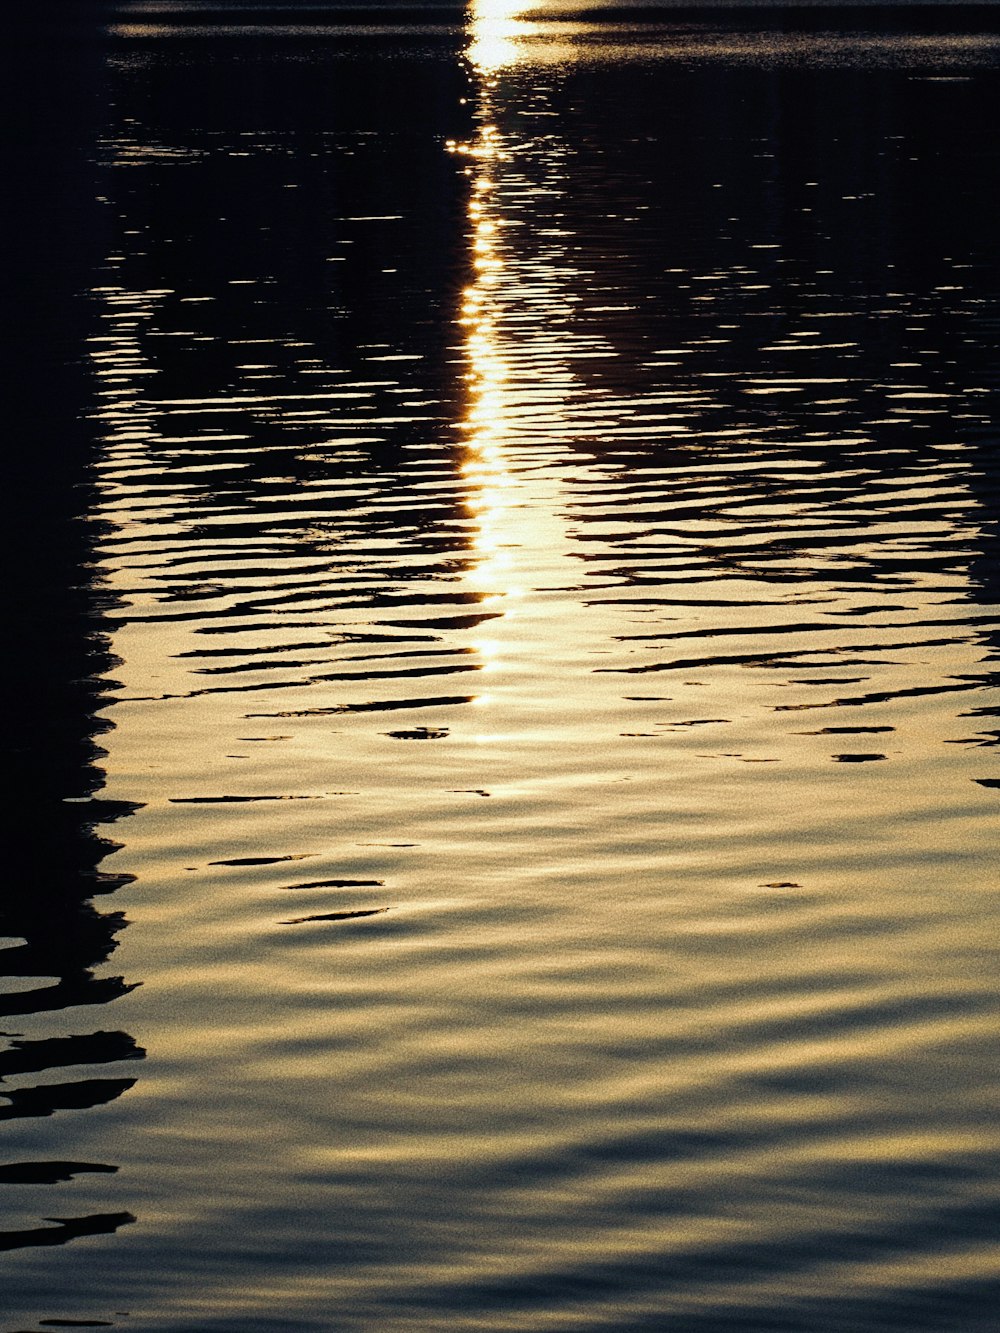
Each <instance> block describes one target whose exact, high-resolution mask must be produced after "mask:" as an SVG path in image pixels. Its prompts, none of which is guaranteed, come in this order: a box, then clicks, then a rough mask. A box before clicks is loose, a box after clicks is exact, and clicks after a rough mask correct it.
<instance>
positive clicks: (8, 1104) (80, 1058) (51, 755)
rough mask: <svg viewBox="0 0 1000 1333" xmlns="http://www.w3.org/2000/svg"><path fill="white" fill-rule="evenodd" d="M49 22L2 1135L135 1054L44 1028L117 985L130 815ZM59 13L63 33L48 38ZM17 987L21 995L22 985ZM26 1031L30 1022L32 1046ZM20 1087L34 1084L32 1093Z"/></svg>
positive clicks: (65, 1169) (12, 473) (43, 64)
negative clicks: (114, 747) (116, 858)
mask: <svg viewBox="0 0 1000 1333" xmlns="http://www.w3.org/2000/svg"><path fill="white" fill-rule="evenodd" d="M60 8H61V9H62V14H61V15H59V14H58V13H57V12H56V11H55V10H54V9H53V8H52V7H51V6H47V5H39V6H37V7H36V8H35V9H33V10H32V12H31V14H28V13H25V12H19V14H18V15H17V18H18V22H17V24H15V27H14V30H13V39H12V40H13V48H14V53H15V55H16V57H17V59H16V61H15V62H14V66H16V72H15V73H14V76H13V78H12V80H11V83H10V84H9V85H8V92H10V93H12V94H13V97H12V105H13V108H14V110H13V112H12V115H13V131H14V132H13V133H11V134H10V135H8V136H5V159H4V164H3V165H4V170H5V178H6V179H7V180H8V183H9V184H10V185H11V196H10V197H11V202H12V206H11V208H10V210H9V220H10V222H11V224H12V232H11V237H10V245H11V253H12V254H14V255H16V262H12V263H8V264H6V265H5V277H6V278H7V281H8V284H9V288H8V292H7V296H8V297H9V298H10V301H11V308H12V309H13V311H14V312H15V315H16V319H15V320H14V321H12V325H11V332H12V333H13V337H12V339H11V344H10V346H8V347H7V348H5V356H6V363H7V367H8V369H9V370H10V372H11V373H10V380H9V383H10V385H11V386H12V389H13V393H14V398H15V401H14V403H13V404H9V405H8V406H9V410H10V417H9V419H10V420H11V421H16V422H17V428H16V432H14V433H13V434H12V437H11V441H10V443H11V448H10V453H9V460H8V466H9V472H8V480H9V485H8V486H7V487H6V488H5V505H4V516H3V517H4V527H5V529H6V532H7V535H8V538H9V540H10V542H11V551H12V554H13V563H12V565H11V567H10V569H9V571H8V575H7V578H6V580H5V585H6V586H5V594H4V595H5V602H6V616H5V629H6V630H7V634H8V642H9V643H10V644H11V646H12V647H11V651H9V653H8V655H7V662H8V666H9V667H10V668H11V669H12V681H11V685H10V687H9V695H8V698H9V701H10V704H11V707H10V708H9V709H8V710H7V716H6V723H5V745H6V749H7V755H6V759H7V763H6V768H7V771H8V775H9V777H10V779H11V781H10V785H9V786H8V795H7V798H6V814H7V816H8V821H9V822H8V832H7V836H6V839H5V845H4V860H5V880H6V887H5V891H4V896H3V900H2V902H0V937H4V940H5V947H3V948H0V975H3V976H4V977H6V978H10V979H12V981H13V983H14V984H13V985H12V986H10V987H5V988H4V994H3V996H2V997H0V1015H3V1016H5V1017H7V1018H8V1019H14V1020H16V1019H17V1018H25V1019H28V1018H30V1019H33V1020H37V1019H38V1018H39V1016H44V1015H52V1017H51V1019H49V1020H48V1021H47V1022H45V1024H44V1029H43V1030H44V1031H45V1032H47V1033H51V1034H52V1035H45V1036H37V1035H31V1036H30V1037H29V1036H25V1035H24V1034H23V1033H20V1032H18V1031H17V1030H16V1022H15V1024H14V1025H13V1027H11V1028H10V1030H6V1031H4V1032H3V1033H2V1034H0V1035H2V1036H3V1037H4V1038H5V1041H4V1043H3V1047H2V1049H0V1120H5V1121H10V1120H18V1119H24V1118H28V1117H38V1116H43V1117H44V1116H51V1115H53V1114H54V1113H56V1112H58V1111H64V1110H65V1111H82V1110H87V1109H89V1108H92V1107H96V1106H100V1105H104V1104H107V1103H109V1102H111V1101H113V1100H114V1099H116V1098H117V1097H119V1096H121V1094H122V1093H123V1092H125V1091H126V1090H127V1089H128V1088H129V1087H131V1085H132V1083H133V1082H134V1079H132V1078H114V1077H108V1078H96V1077H94V1078H91V1077H85V1076H84V1077H81V1076H78V1075H79V1071H80V1067H84V1068H85V1067H86V1066H89V1065H98V1066H107V1065H112V1066H117V1065H118V1064H119V1063H120V1062H123V1061H134V1060H137V1059H140V1058H141V1057H142V1056H143V1055H144V1054H145V1052H144V1051H143V1050H142V1048H141V1047H139V1046H138V1045H137V1044H136V1043H135V1041H134V1040H133V1038H132V1037H130V1036H129V1035H128V1034H126V1033H124V1032H120V1031H114V1030H107V1029H106V1028H104V1027H101V1026H99V1025H93V1026H91V1025H90V1024H89V1023H88V1022H87V1019H86V1017H84V1016H83V1015H84V1014H85V1013H86V1010H85V1009H84V1010H83V1012H82V1013H74V1014H72V1015H66V1016H65V1017H64V1018H62V1017H58V1015H59V1014H60V1011H62V1010H66V1009H76V1008H77V1007H81V1006H93V1005H103V1004H106V1003H108V1002H110V1001H113V1000H115V999H116V998H118V997H119V996H121V995H124V994H126V993H127V992H128V991H129V990H131V989H132V988H133V984H134V983H130V982H127V981H126V980H125V979H124V978H123V977H120V976H104V975H100V974H99V969H101V968H102V967H103V966H104V964H105V963H106V962H107V960H108V959H109V957H110V956H111V954H112V953H113V951H114V949H115V945H116V936H117V935H118V934H119V933H120V931H121V930H122V929H123V928H124V926H125V924H126V921H125V917H124V915H123V914H122V913H121V912H118V911H107V910H101V909H100V908H98V907H97V906H96V905H95V901H94V900H95V898H98V897H102V896H104V895H108V894H111V893H113V892H114V891H115V890H116V889H118V888H119V887H121V885H122V884H124V883H126V882H127V881H128V879H129V878H130V877H129V876H125V875H117V874H108V873H106V872H103V871H102V870H101V869H100V866H101V863H102V862H103V860H104V858H105V857H106V856H107V855H108V853H109V852H110V851H112V850H114V848H115V847H116V846H118V845H119V844H117V843H116V842H114V841H113V840H112V839H111V838H109V837H108V836H107V835H106V833H105V828H106V826H107V825H108V824H110V823H112V822H113V821H115V820H117V819H119V818H122V817H123V816H127V815H128V814H130V813H131V812H132V810H134V809H135V808H137V807H136V806H135V805H132V804H130V803H128V802H111V801H105V800H101V799H100V798H99V797H96V796H95V795H94V793H95V792H97V791H99V789H100V787H101V786H102V782H103V774H102V772H101V769H100V759H101V756H102V754H103V751H102V750H101V748H100V746H99V743H98V741H97V737H98V736H99V735H100V733H101V732H102V731H103V730H106V729H107V727H108V726H109V724H108V723H107V722H106V721H102V720H100V719H98V717H97V716H96V714H97V712H98V710H99V709H101V708H103V707H105V706H106V705H107V703H108V702H109V700H110V698H111V697H112V692H113V689H114V682H113V681H112V680H111V679H110V678H109V675H108V673H109V671H110V670H111V669H112V667H113V661H112V658H111V656H110V653H109V650H108V646H107V641H106V639H105V638H104V637H103V635H102V634H101V632H100V629H99V625H98V622H97V618H96V617H97V615H98V613H99V612H100V611H101V610H102V609H104V607H105V606H106V604H107V599H106V595H105V594H104V593H102V591H101V590H100V589H99V588H98V587H96V586H95V584H94V582H93V579H92V574H91V572H90V569H89V564H90V562H91V559H92V540H93V536H94V531H95V529H94V526H93V525H88V521H87V511H88V507H89V505H90V503H91V500H92V489H91V485H90V480H89V474H88V465H89V463H90V461H91V459H92V457H93V442H92V430H91V427H90V426H89V425H88V424H87V422H86V420H85V416H86V408H87V403H88V400H89V399H90V397H91V392H92V391H91V386H90V384H89V380H88V377H87V373H86V370H85V365H86V357H85V355H84V349H85V341H86V337H87V334H88V331H89V320H90V315H89V312H88V308H87V303H86V299H85V293H86V292H87V291H88V289H89V287H90V286H91V284H92V281H93V279H92V274H93V269H94V266H95V264H96V262H97V260H98V258H99V256H100V253H101V251H102V249H103V238H102V226H101V220H100V217H99V211H98V210H97V208H96V205H95V203H94V195H95V193H96V191H97V182H96V179H95V176H94V167H93V142H94V138H95V136H96V126H97V123H98V119H99V117H100V115H101V108H100V96H101V78H102V65H103V52H102V50H101V47H100V43H99V40H98V37H97V33H98V31H99V29H98V27H97V25H96V22H95V20H96V19H97V18H99V17H100V13H101V6H97V5H87V4H84V5H81V6H79V7H78V12H77V13H76V15H75V16H68V15H67V13H66V7H60ZM68 17H75V18H76V19H77V20H80V22H79V24H78V25H77V24H75V23H73V22H69V23H65V22H64V20H65V19H67V18H68ZM14 66H12V68H14ZM18 408H20V409H21V410H18ZM31 979H36V980H37V984H35V985H33V986H31V985H28V986H26V985H25V984H24V983H25V982H26V981H29V980H31ZM38 1030H39V1029H38V1024H37V1022H33V1024H32V1033H33V1034H34V1033H37V1031H38ZM62 1069H72V1070H73V1071H74V1074H73V1075H70V1076H68V1077H67V1078H65V1079H64V1080H60V1081H57V1082H46V1081H45V1078H44V1076H45V1075H46V1074H47V1073H49V1072H50V1071H53V1070H56V1071H58V1070H62ZM34 1075H42V1076H43V1078H42V1081H41V1082H40V1083H38V1084H37V1085H35V1084H34V1083H33V1080H32V1076H34ZM2 1145H3V1134H2V1133H0V1154H2V1155H3V1156H6V1154H5V1153H4V1151H3V1147H2ZM116 1170H117V1167H115V1166H113V1165H108V1164H105V1163H87V1162H72V1161H63V1160H51V1161H48V1160H30V1161H24V1162H6V1161H2V1162H0V1186H4V1185H39V1186H43V1187H46V1186H50V1185H54V1184H57V1183H60V1182H67V1181H72V1180H73V1178H74V1177H75V1176H77V1175H82V1174H90V1173H104V1174H110V1173H113V1172H115V1171H116ZM0 1197H2V1195H0ZM44 1210H45V1205H44V1204H43V1203H42V1202H41V1199H40V1200H39V1211H40V1212H44ZM133 1220H134V1219H133V1218H132V1216H131V1215H130V1214H129V1213H125V1212H109V1213H100V1214H92V1215H88V1216H83V1217H79V1218H48V1219H46V1222H47V1224H46V1225H44V1226H39V1227H38V1228H33V1227H28V1228H26V1229H23V1230H9V1231H4V1232H0V1249H4V1250H11V1249H16V1248H20V1247H22V1246H37V1245H61V1244H64V1243H65V1242H66V1241H69V1240H72V1239H74V1238H75V1237H78V1236H88V1235H97V1234H101V1233H107V1232H111V1231H115V1230H116V1229H117V1228H118V1227H120V1226H122V1225H124V1224H125V1223H127V1222H131V1221H133Z"/></svg>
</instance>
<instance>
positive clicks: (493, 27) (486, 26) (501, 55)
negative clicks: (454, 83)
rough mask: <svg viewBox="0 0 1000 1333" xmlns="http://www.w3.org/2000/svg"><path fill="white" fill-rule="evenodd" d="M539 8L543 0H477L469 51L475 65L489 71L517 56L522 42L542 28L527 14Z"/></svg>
mask: <svg viewBox="0 0 1000 1333" xmlns="http://www.w3.org/2000/svg"><path fill="white" fill-rule="evenodd" d="M539 8H540V3H539V0H473V3H472V4H471V6H470V14H469V18H470V37H471V40H470V43H469V47H468V50H467V52H466V55H467V56H468V59H469V61H470V62H471V64H472V66H473V67H474V68H475V69H476V70H478V71H479V72H480V73H481V74H489V73H491V72H493V71H495V70H498V69H500V68H501V67H502V66H504V65H510V64H512V63H513V62H514V61H515V60H517V59H518V58H519V56H520V54H521V52H520V42H521V41H522V40H523V39H524V38H526V37H531V36H532V35H533V34H534V33H535V32H537V31H538V29H537V26H536V25H535V24H533V23H530V22H526V21H525V19H524V18H523V15H525V14H527V13H530V12H531V11H532V10H537V9H539Z"/></svg>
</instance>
